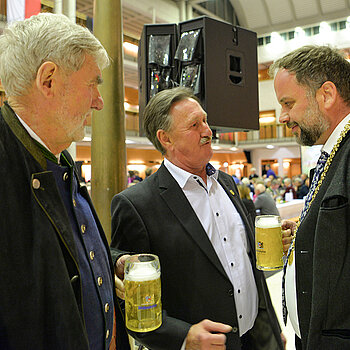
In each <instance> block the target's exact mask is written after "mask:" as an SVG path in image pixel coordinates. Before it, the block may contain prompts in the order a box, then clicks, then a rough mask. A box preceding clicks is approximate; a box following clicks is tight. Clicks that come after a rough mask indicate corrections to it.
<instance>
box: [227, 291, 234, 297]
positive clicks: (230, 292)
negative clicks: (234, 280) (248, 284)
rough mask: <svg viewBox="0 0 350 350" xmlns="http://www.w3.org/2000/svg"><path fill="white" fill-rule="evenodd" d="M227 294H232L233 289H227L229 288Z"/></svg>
mask: <svg viewBox="0 0 350 350" xmlns="http://www.w3.org/2000/svg"><path fill="white" fill-rule="evenodd" d="M228 295H229V296H230V297H232V296H233V289H229V290H228Z"/></svg>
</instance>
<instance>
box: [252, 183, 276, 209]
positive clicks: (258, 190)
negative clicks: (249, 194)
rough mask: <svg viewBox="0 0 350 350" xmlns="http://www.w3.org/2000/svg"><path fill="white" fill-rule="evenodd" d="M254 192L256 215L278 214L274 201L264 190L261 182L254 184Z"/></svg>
mask: <svg viewBox="0 0 350 350" xmlns="http://www.w3.org/2000/svg"><path fill="white" fill-rule="evenodd" d="M255 194H256V198H255V201H254V206H255V209H256V211H257V214H258V215H280V214H279V212H278V209H277V207H276V203H275V201H274V200H273V198H272V196H271V195H270V194H269V193H267V192H266V187H265V186H264V185H263V184H257V185H256V186H255Z"/></svg>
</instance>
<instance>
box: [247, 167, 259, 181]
mask: <svg viewBox="0 0 350 350" xmlns="http://www.w3.org/2000/svg"><path fill="white" fill-rule="evenodd" d="M258 177H259V175H258V174H257V173H256V168H251V169H250V175H249V180H252V179H254V178H258Z"/></svg>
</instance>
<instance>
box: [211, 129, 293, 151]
mask: <svg viewBox="0 0 350 350" xmlns="http://www.w3.org/2000/svg"><path fill="white" fill-rule="evenodd" d="M218 137H219V142H220V143H232V144H236V145H239V146H242V147H244V145H248V144H259V143H283V142H293V141H294V142H295V138H294V137H293V134H292V132H291V130H290V129H289V128H287V126H286V125H285V124H273V125H260V129H259V130H253V131H248V132H236V133H233V132H231V133H222V134H219V135H218Z"/></svg>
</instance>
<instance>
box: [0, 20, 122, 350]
mask: <svg viewBox="0 0 350 350" xmlns="http://www.w3.org/2000/svg"><path fill="white" fill-rule="evenodd" d="M108 64H109V58H108V55H107V52H106V51H105V49H104V48H103V46H102V45H101V43H100V42H99V41H98V40H97V39H96V38H95V37H94V36H93V35H92V34H91V33H90V32H89V31H88V30H87V29H85V28H83V27H81V26H79V25H76V24H73V23H72V22H71V21H69V20H68V19H67V18H66V17H65V16H62V15H53V14H40V15H38V16H33V17H31V18H30V19H27V20H24V21H22V22H17V23H14V24H13V25H11V26H10V27H9V28H7V29H5V31H4V33H3V35H1V36H0V79H1V82H2V85H3V87H4V88H5V91H6V94H7V97H8V101H7V102H6V103H5V105H4V106H3V107H2V108H1V111H0V160H1V168H0V169H1V170H0V174H1V178H2V185H1V186H0V198H1V204H0V208H1V219H0V225H1V226H0V246H1V247H2V253H1V254H0V266H1V269H0V280H1V281H2V287H1V288H0V348H1V349H33V350H34V349H35V350H47V349H62V350H63V349H64V350H70V349H74V350H78V349H82V350H85V349H86V350H88V349H96V350H102V349H107V348H114V349H115V348H116V346H117V348H118V349H123V350H124V349H129V345H128V339H127V335H126V331H125V328H124V326H123V318H122V314H121V310H120V308H119V306H116V307H114V303H115V301H116V295H115V292H114V277H113V274H114V269H113V264H112V259H111V256H110V252H109V248H108V244H107V240H106V237H105V235H104V233H103V230H102V227H101V224H100V222H99V220H98V218H97V215H96V212H95V210H94V207H93V205H92V203H91V200H90V197H89V195H88V192H87V190H86V187H85V186H80V184H79V181H78V176H77V172H76V170H75V168H74V162H73V160H72V158H71V157H70V155H69V153H68V152H67V151H65V149H66V148H67V147H68V146H69V145H70V144H71V142H73V141H78V140H81V139H82V138H83V137H84V126H85V125H86V118H87V117H88V116H89V114H91V112H92V111H93V110H100V109H102V108H103V100H102V98H101V95H100V94H99V91H98V85H99V83H101V81H102V79H101V69H103V68H104V67H105V66H107V65H108ZM116 305H118V304H117V303H116Z"/></svg>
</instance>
